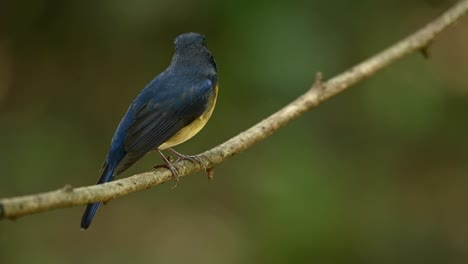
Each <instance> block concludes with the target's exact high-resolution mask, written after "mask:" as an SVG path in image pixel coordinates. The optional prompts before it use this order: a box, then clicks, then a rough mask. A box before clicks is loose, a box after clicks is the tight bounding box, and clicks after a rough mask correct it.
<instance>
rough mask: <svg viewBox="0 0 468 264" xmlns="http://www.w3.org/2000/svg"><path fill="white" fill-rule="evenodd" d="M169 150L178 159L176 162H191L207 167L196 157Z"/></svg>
mask: <svg viewBox="0 0 468 264" xmlns="http://www.w3.org/2000/svg"><path fill="white" fill-rule="evenodd" d="M168 149H169V150H170V151H171V152H172V153H174V154H175V155H176V156H177V157H178V159H177V160H176V162H178V161H181V160H190V161H191V162H193V163H198V164H200V165H203V167H205V165H204V164H203V161H202V160H201V159H200V158H199V157H198V156H196V155H184V154H182V153H180V152H178V151H176V150H174V149H173V148H168ZM205 169H206V168H205Z"/></svg>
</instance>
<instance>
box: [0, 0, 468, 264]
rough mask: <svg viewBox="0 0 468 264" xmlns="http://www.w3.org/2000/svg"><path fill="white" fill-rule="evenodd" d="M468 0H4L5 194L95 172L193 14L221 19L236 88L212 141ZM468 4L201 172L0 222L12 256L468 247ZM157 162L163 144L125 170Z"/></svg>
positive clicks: (0, 95) (68, 259)
mask: <svg viewBox="0 0 468 264" xmlns="http://www.w3.org/2000/svg"><path fill="white" fill-rule="evenodd" d="M453 2H454V1H442V0H426V1H423V0H418V1H403V0H397V1H373V0H359V1H344V0H343V1H333V2H326V1H245V0H240V1H229V2H227V1H213V0H204V1H186V0H174V1H164V2H163V1H150V0H139V1H122V0H117V1H111V0H104V1H89V0H88V1H86V0H83V1H53V0H49V1H45V0H38V1H27V0H19V1H8V0H7V1H6V2H5V1H4V2H3V3H2V9H1V10H0V120H1V124H2V129H1V130H0V143H1V146H2V147H1V151H0V167H1V169H2V173H1V175H3V176H2V177H1V178H0V197H8V196H16V195H22V194H28V193H35V192H42V191H47V190H51V189H54V188H58V187H61V186H63V185H65V184H71V185H73V186H82V185H89V184H93V183H94V182H95V181H96V180H97V178H98V171H99V168H100V165H101V162H102V160H103V159H104V157H105V155H106V152H107V148H108V145H109V142H110V139H111V137H112V134H113V132H114V129H115V127H116V126H117V124H118V122H119V120H120V118H121V117H122V115H123V114H124V112H125V111H126V108H127V107H128V105H129V104H130V102H131V101H132V100H133V98H134V97H135V96H136V95H137V94H138V92H139V91H140V89H142V88H143V87H144V85H145V84H146V83H147V82H148V81H149V80H151V79H152V78H153V76H154V75H156V74H157V73H159V72H161V71H162V70H164V68H165V67H166V66H167V64H168V63H169V61H170V58H171V56H172V51H173V47H172V41H173V39H174V37H176V36H177V35H178V34H180V33H184V32H188V31H195V32H201V33H203V34H205V35H206V37H207V42H208V46H209V48H210V49H211V51H212V52H213V54H214V55H215V58H216V60H217V62H218V65H219V78H220V84H221V91H220V97H219V99H218V105H217V107H216V111H215V114H214V116H213V118H212V120H211V121H210V123H209V124H208V125H207V127H206V128H205V129H204V130H203V131H202V132H201V133H200V134H199V135H198V136H197V137H195V138H194V139H193V140H191V141H189V142H188V143H186V144H184V145H182V146H180V147H178V148H177V149H178V150H179V151H181V152H184V153H199V152H202V151H204V150H206V149H208V148H210V147H213V146H215V145H217V144H219V143H221V142H223V141H224V140H227V139H228V138H230V137H232V136H234V135H236V134H237V133H239V132H240V131H242V130H244V129H246V128H248V127H250V126H251V125H253V124H255V123H256V122H258V121H259V120H261V119H262V118H264V117H265V116H267V115H268V114H270V113H272V112H273V111H275V110H277V109H278V108H280V107H281V106H283V105H284V104H286V103H288V102H289V101H291V100H293V99H294V98H295V97H297V96H298V95H300V94H301V93H302V92H304V91H305V90H306V89H308V87H309V86H310V85H311V84H312V83H313V81H314V76H315V72H317V71H322V72H323V73H324V75H325V77H331V76H333V75H335V74H337V73H339V72H342V71H343V70H345V69H347V68H349V67H351V66H352V65H354V64H355V63H358V62H360V61H362V60H363V59H365V58H367V57H369V56H371V55H373V54H375V53H376V52H378V51H380V50H382V49H383V48H385V47H387V46H388V45H390V44H391V43H394V42H395V41H396V40H398V39H400V38H402V37H404V36H405V35H407V34H409V33H411V32H413V31H414V30H416V29H417V28H419V27H420V26H422V25H424V24H425V23H426V22H428V21H429V20H431V19H432V18H434V17H435V16H436V15H438V14H440V13H441V12H442V11H443V10H445V9H446V8H447V7H449V6H450V5H451V4H452V3H453ZM467 28H468V21H467V19H464V20H463V21H460V22H459V23H458V24H457V26H456V27H453V28H451V29H450V30H448V31H447V32H445V33H444V34H442V35H441V36H440V38H439V39H437V41H435V42H434V43H433V45H432V46H431V49H430V52H431V57H430V59H429V60H425V59H424V58H423V57H422V56H421V55H420V54H414V55H411V56H409V57H408V58H405V59H403V60H401V61H399V62H397V63H396V64H394V65H392V66H391V67H389V68H387V69H385V70H383V71H382V72H379V73H378V74H377V75H375V76H373V77H372V78H370V79H369V80H367V81H365V82H363V83H361V84H359V85H358V87H355V88H353V89H351V90H350V91H347V92H345V93H343V94H341V95H339V96H338V97H336V98H334V99H332V100H330V101H329V102H327V103H325V104H324V105H323V106H321V107H320V108H318V109H316V110H314V111H312V112H310V113H307V114H306V115H304V116H303V117H301V118H300V119H298V120H297V121H295V122H293V123H292V124H291V125H289V126H287V127H286V128H284V129H282V130H281V131H279V132H278V133H277V134H275V135H273V136H272V137H271V138H269V139H267V140H266V141H264V142H261V143H260V144H258V145H257V146H255V147H253V148H252V149H250V150H248V151H247V152H245V153H242V154H240V155H237V156H236V157H234V158H233V159H231V160H229V161H227V162H225V163H223V164H222V165H220V166H218V167H217V168H216V172H215V174H216V177H215V180H214V181H211V182H208V181H207V180H206V176H205V175H203V174H201V173H200V174H198V175H194V176H191V177H187V178H184V179H183V180H182V182H181V184H180V185H179V187H178V188H177V189H174V190H172V189H170V188H169V187H170V186H169V185H163V186H159V187H157V188H153V189H150V190H148V191H145V192H140V193H137V194H134V195H130V196H128V197H125V198H122V199H118V200H115V201H112V202H111V203H110V204H108V205H107V206H105V207H104V208H103V209H102V210H101V211H100V212H99V215H98V216H97V218H96V221H95V223H94V225H93V226H92V228H91V229H90V230H88V231H86V232H80V230H79V228H78V226H79V220H80V217H81V213H82V210H83V209H84V208H72V209H66V210H57V211H52V212H48V213H43V214H39V215H34V216H30V217H25V218H23V219H19V220H17V221H15V222H9V221H2V222H0V256H1V257H0V259H1V260H0V261H1V262H2V263H31V262H36V263H129V262H131V263H223V264H229V263H315V262H317V263H463V262H467V261H468V256H467V252H468V225H467V224H466V223H467V222H468V206H467V205H466V204H467V203H466V200H468V192H467V191H466V190H467V188H468V177H467V176H468V138H467V135H468V122H466V121H467V119H466V114H467V112H468V79H467V77H466V76H467V75H468V67H467V64H466V62H467V61H468V49H467V48H466V47H468V30H467ZM158 163H160V159H159V158H158V157H157V155H156V154H150V155H147V157H145V158H144V160H142V161H141V162H139V163H138V164H136V165H135V166H134V167H133V168H132V169H130V170H129V172H127V173H125V175H123V176H128V175H131V174H132V173H137V172H142V171H147V170H149V169H150V168H151V167H152V166H153V165H155V164H158Z"/></svg>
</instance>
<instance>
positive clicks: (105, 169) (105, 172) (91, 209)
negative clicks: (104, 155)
mask: <svg viewBox="0 0 468 264" xmlns="http://www.w3.org/2000/svg"><path fill="white" fill-rule="evenodd" d="M115 168H116V166H115V165H110V164H109V163H107V160H106V162H105V163H104V165H103V166H102V173H101V177H100V178H99V180H98V182H97V184H101V183H105V182H110V181H112V180H113V179H114V171H115ZM101 203H102V202H98V203H92V204H88V206H86V210H85V211H84V213H83V216H82V217H81V228H82V229H88V227H89V226H90V225H91V223H92V222H93V218H94V216H95V215H96V212H97V210H98V209H99V206H100V205H101Z"/></svg>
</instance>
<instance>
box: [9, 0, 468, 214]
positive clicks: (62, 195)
mask: <svg viewBox="0 0 468 264" xmlns="http://www.w3.org/2000/svg"><path fill="white" fill-rule="evenodd" d="M467 11H468V0H463V1H460V2H458V3H457V4H455V5H454V6H453V7H451V8H450V9H449V10H447V11H446V12H445V13H444V14H442V15H441V16H440V17H439V18H437V19H435V20H434V21H432V22H431V23H429V24H428V25H426V26H425V27H423V28H422V29H420V30H419V31H417V32H416V33H414V34H412V35H410V36H408V37H407V38H405V39H403V40H401V41H400V42H398V43H396V44H394V45H393V46H391V47H389V48H387V49H386V50H384V51H382V52H380V53H379V54H377V55H375V56H373V57H371V58H369V59H367V60H366V61H364V62H362V63H360V64H358V65H356V66H354V67H352V68H351V69H349V70H348V71H346V72H344V73H342V74H340V75H338V76H336V77H334V78H332V79H330V80H329V81H327V82H322V80H321V74H318V75H317V79H316V82H315V84H314V85H313V86H312V88H311V89H310V90H309V91H307V92H306V93H305V94H303V95H302V96H300V97H299V98H297V99H296V100H294V101H293V102H291V103H290V104H288V105H286V106H285V107H283V108H282V109H281V110H279V111H278V112H276V113H274V114H272V115H271V116H269V117H268V118H266V119H264V120H262V121H261V122H260V123H258V124H256V125H254V126H253V127H251V128H249V129H248V130H246V131H244V132H242V133H240V134H239V135H237V136H235V137H233V138H231V139H230V140H228V141H226V142H225V143H223V144H221V145H219V146H217V147H215V148H213V149H211V150H208V151H206V152H204V153H202V154H200V155H199V157H200V159H201V160H202V161H203V164H194V163H191V162H189V161H180V162H177V163H176V164H175V166H176V167H177V168H178V169H179V173H180V176H185V175H188V174H190V173H193V172H196V171H201V170H203V169H204V168H209V169H208V172H209V173H208V174H209V175H212V168H213V167H214V166H215V165H217V164H220V163H222V162H223V161H225V160H226V159H228V158H230V157H232V156H233V155H235V154H237V153H240V152H242V151H244V150H246V149H248V148H250V147H252V146H253V145H254V144H256V143H258V142H260V141H262V140H263V139H265V138H267V137H269V136H270V135H271V134H273V133H274V132H276V131H277V130H278V129H280V128H281V127H283V126H285V125H286V124H288V123H289V122H291V121H293V120H295V119H296V118H298V117H299V116H301V115H303V114H304V113H305V112H306V111H309V110H310V109H312V108H315V107H317V106H318V105H320V103H322V102H324V101H326V100H327V99H329V98H330V97H332V96H335V95H337V94H339V93H340V92H342V91H344V90H345V89H347V88H349V87H351V86H353V85H354V84H356V83H358V82H360V81H362V80H363V79H365V78H367V77H369V76H371V75H373V74H375V73H376V72H377V71H378V70H380V69H382V68H384V67H386V66H388V65H390V64H392V63H393V62H395V61H396V60H398V59H400V58H402V57H403V56H405V55H408V54H410V53H412V52H415V51H422V52H423V53H424V51H427V46H428V45H429V44H430V43H431V42H432V41H433V40H434V38H435V37H436V36H437V35H438V34H439V33H440V32H442V31H443V30H444V29H446V28H447V27H448V26H449V25H451V24H453V23H454V22H455V21H457V20H459V19H460V18H461V17H462V16H463V15H464V14H465V13H466V12H467ZM170 179H171V172H170V171H169V170H166V169H157V170H154V171H151V172H145V173H141V174H136V175H133V176H131V177H128V178H125V179H120V180H116V181H113V182H109V183H105V184H101V185H93V186H87V187H79V188H73V187H71V186H65V187H64V188H62V189H59V190H55V191H51V192H45V193H39V194H33V195H27V196H20V197H12V198H4V199H0V219H5V218H8V219H15V218H18V217H21V216H24V215H29V214H34V213H39V212H44V211H48V210H51V209H55V208H64V207H71V206H77V205H85V204H88V203H92V202H97V201H110V200H112V199H115V198H118V197H121V196H124V195H127V194H130V193H133V192H137V191H140V190H143V189H148V188H150V187H153V186H156V185H159V184H162V183H165V182H167V181H169V180H170Z"/></svg>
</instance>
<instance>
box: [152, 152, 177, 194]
mask: <svg viewBox="0 0 468 264" xmlns="http://www.w3.org/2000/svg"><path fill="white" fill-rule="evenodd" d="M156 150H157V151H158V154H159V156H161V158H162V159H163V161H164V165H161V166H163V167H165V168H167V169H169V170H170V171H171V172H172V178H173V179H174V181H175V185H174V187H172V188H175V187H177V185H179V172H178V171H177V168H176V167H174V165H172V163H171V162H170V161H169V160H168V159H167V158H166V157H165V156H164V154H163V153H162V152H161V151H160V150H159V149H156Z"/></svg>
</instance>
